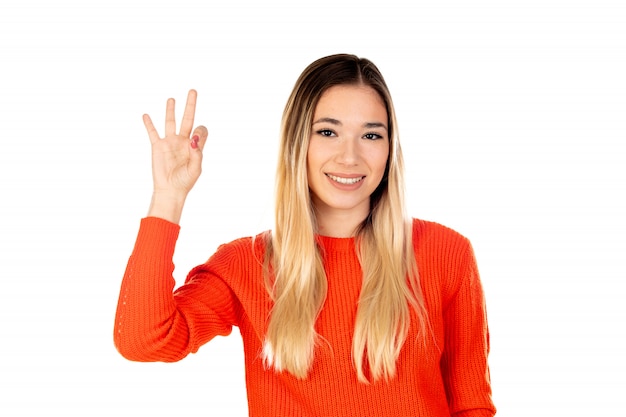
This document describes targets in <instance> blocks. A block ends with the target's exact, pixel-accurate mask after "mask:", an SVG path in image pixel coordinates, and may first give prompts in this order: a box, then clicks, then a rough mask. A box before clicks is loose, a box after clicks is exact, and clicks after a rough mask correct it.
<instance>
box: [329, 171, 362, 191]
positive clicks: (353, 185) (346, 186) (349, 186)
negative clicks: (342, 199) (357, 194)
mask: <svg viewBox="0 0 626 417" xmlns="http://www.w3.org/2000/svg"><path fill="white" fill-rule="evenodd" d="M325 175H326V178H328V181H329V182H330V183H331V184H332V185H333V186H335V187H336V188H339V189H341V190H355V189H357V188H359V187H360V186H361V185H362V184H363V180H364V179H365V177H366V176H365V175H361V174H341V173H334V172H326V173H325ZM337 179H344V180H348V181H350V180H354V179H359V180H358V181H355V182H347V183H345V182H340V181H337Z"/></svg>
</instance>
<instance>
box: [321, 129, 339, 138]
mask: <svg viewBox="0 0 626 417" xmlns="http://www.w3.org/2000/svg"><path fill="white" fill-rule="evenodd" d="M317 134H318V135H322V136H326V137H327V138H329V137H331V136H334V135H335V132H333V131H332V130H330V129H322V130H318V131H317Z"/></svg>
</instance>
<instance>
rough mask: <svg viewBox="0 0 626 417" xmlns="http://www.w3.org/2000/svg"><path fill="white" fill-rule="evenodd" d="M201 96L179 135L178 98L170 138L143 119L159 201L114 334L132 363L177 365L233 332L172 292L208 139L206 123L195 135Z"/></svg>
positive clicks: (145, 228)
mask: <svg viewBox="0 0 626 417" xmlns="http://www.w3.org/2000/svg"><path fill="white" fill-rule="evenodd" d="M196 97H197V94H196V92H195V91H194V90H191V91H190V92H189V95H188V97H187V104H186V106H185V111H184V115H183V119H182V123H181V126H180V132H178V133H177V131H176V120H175V116H174V100H173V99H169V100H168V101H167V107H166V117H165V119H166V120H165V136H164V137H163V138H161V137H160V136H159V134H158V133H157V130H156V129H155V127H154V125H153V123H152V120H151V119H150V117H149V116H148V115H144V117H143V121H144V124H145V126H146V129H147V131H148V136H149V138H150V143H151V145H152V175H153V186H154V188H153V194H152V203H151V204H150V210H149V212H148V217H146V218H144V219H143V220H142V221H141V226H140V228H139V233H138V235H137V240H136V242H135V248H134V250H133V252H132V254H131V256H130V259H129V260H128V265H127V267H126V272H125V274H124V279H123V280H122V286H121V290H120V296H119V300H118V304H117V313H116V318H115V330H114V341H115V345H116V347H117V349H118V350H119V352H120V353H121V354H122V355H123V356H124V357H126V358H128V359H131V360H136V361H168V362H169V361H176V360H179V359H182V358H183V357H185V356H186V355H187V354H188V353H190V352H194V351H195V350H197V348H198V345H199V344H200V343H202V341H205V340H206V339H207V338H209V337H211V336H213V335H217V334H228V333H229V332H230V325H229V323H227V321H226V320H222V319H220V317H217V318H215V317H213V316H211V317H208V318H207V319H206V320H205V321H208V324H206V323H205V324H201V322H202V320H200V321H199V320H198V319H195V320H194V317H196V318H197V317H201V318H203V317H205V316H209V314H207V313H206V311H210V308H209V307H207V306H205V305H202V304H201V303H199V302H197V301H195V299H194V297H193V294H192V295H191V296H190V297H187V298H184V297H178V298H176V297H175V296H174V294H173V289H174V286H175V280H174V277H173V275H172V273H173V271H174V264H173V262H172V258H173V256H174V248H175V245H176V240H177V238H178V232H179V226H178V222H179V220H180V216H181V213H182V209H183V205H184V203H185V199H186V197H187V194H188V193H189V191H190V190H191V188H192V187H193V186H194V184H195V183H196V181H197V179H198V177H199V176H200V172H201V162H202V149H203V147H204V144H205V143H206V139H207V134H208V133H207V129H206V128H205V127H204V126H199V127H197V128H195V130H193V133H192V129H193V123H194V113H195V107H196ZM224 292H225V293H226V294H228V293H229V292H228V289H224ZM209 299H210V297H209ZM231 321H232V320H231ZM198 331H201V332H202V334H203V335H204V336H203V337H204V339H202V338H201V337H198V336H197V333H198Z"/></svg>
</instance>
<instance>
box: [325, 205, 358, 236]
mask: <svg viewBox="0 0 626 417" xmlns="http://www.w3.org/2000/svg"><path fill="white" fill-rule="evenodd" d="M368 215H369V211H368V212H365V213H355V211H354V210H345V211H340V210H334V211H333V212H332V213H328V212H324V211H319V210H316V217H317V233H318V234H320V235H322V236H328V237H352V236H354V235H355V233H356V231H357V228H358V227H359V226H360V225H361V223H363V221H364V220H365V218H366V217H367V216H368Z"/></svg>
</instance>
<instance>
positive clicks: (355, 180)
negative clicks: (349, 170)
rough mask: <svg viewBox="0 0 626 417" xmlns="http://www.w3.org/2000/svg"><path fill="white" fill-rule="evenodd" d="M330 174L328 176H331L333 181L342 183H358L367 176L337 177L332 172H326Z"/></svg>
mask: <svg viewBox="0 0 626 417" xmlns="http://www.w3.org/2000/svg"><path fill="white" fill-rule="evenodd" d="M326 175H327V176H328V178H330V179H331V180H333V181H337V182H338V183H340V184H347V185H350V184H356V183H357V182H359V181H361V180H362V179H363V178H365V177H356V178H341V177H336V176H334V175H330V174H326Z"/></svg>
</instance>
